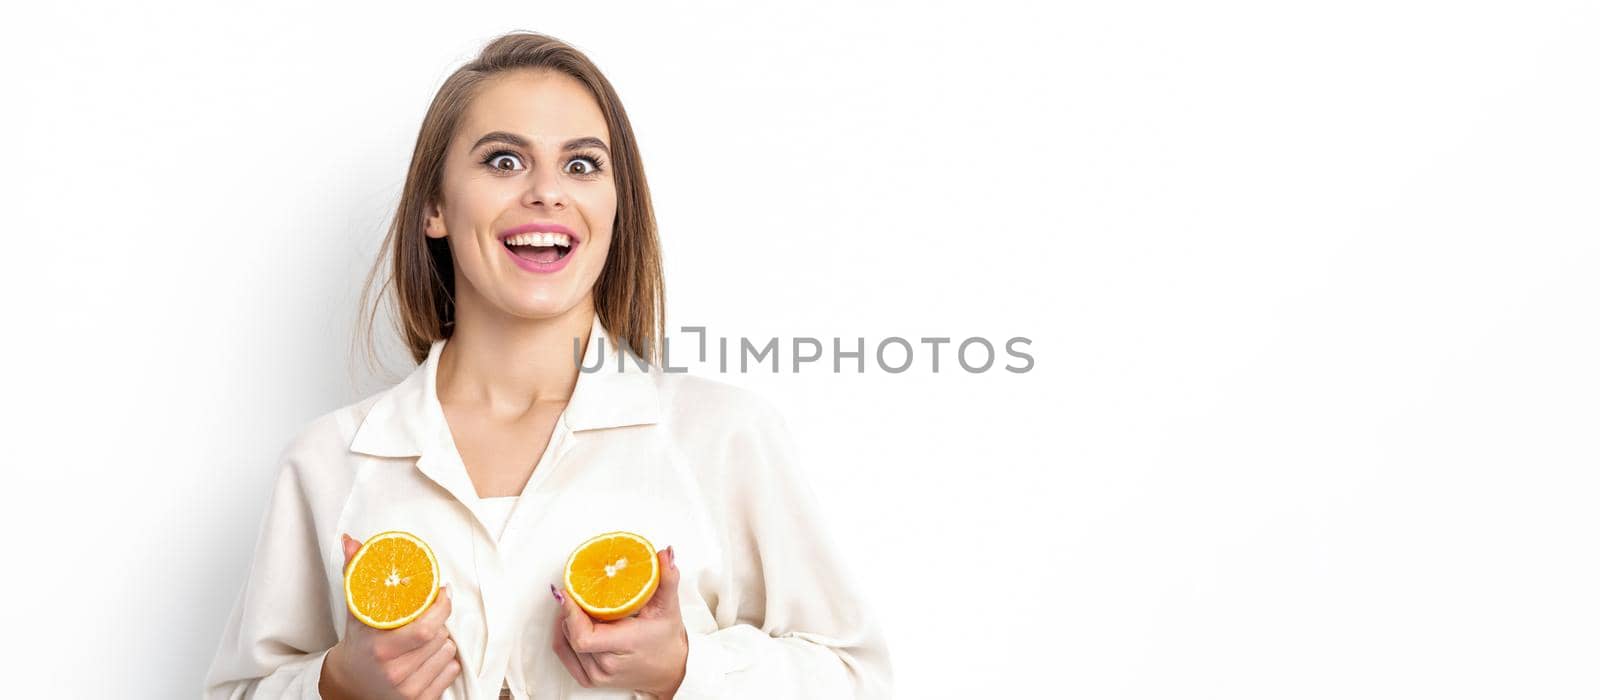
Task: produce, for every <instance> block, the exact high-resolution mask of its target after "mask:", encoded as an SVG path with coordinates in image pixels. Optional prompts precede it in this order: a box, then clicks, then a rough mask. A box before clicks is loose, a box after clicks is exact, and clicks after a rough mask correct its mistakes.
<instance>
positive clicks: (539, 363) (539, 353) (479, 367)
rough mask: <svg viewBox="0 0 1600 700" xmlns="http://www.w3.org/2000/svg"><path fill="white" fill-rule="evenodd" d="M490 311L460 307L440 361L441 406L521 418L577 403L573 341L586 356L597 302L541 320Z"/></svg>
mask: <svg viewBox="0 0 1600 700" xmlns="http://www.w3.org/2000/svg"><path fill="white" fill-rule="evenodd" d="M457 288H458V289H459V288H460V287H457ZM461 301H466V300H465V299H464V298H463V299H461ZM487 306H488V305H487V304H482V305H480V304H466V305H460V306H457V315H456V319H455V331H454V332H453V333H452V334H451V336H450V339H449V341H447V342H446V343H445V345H444V349H443V350H441V351H440V355H439V371H438V380H437V381H438V385H437V390H438V393H439V401H440V403H445V404H457V405H460V404H469V405H471V404H476V405H479V406H482V407H483V408H485V409H487V410H489V411H491V412H493V413H494V414H497V415H502V416H508V417H515V416H520V415H523V414H525V413H527V412H528V411H529V410H531V409H532V408H533V407H534V406H535V405H536V404H539V403H543V402H565V401H566V400H567V399H569V398H571V397H572V388H573V387H574V386H575V385H576V384H577V382H578V368H577V366H576V365H575V364H574V363H573V359H572V339H573V338H577V339H578V346H579V347H578V353H579V356H580V357H582V356H584V353H587V352H588V344H589V333H590V331H591V330H592V326H593V324H594V323H595V319H594V299H593V297H585V298H584V300H583V302H582V303H579V304H577V305H575V306H573V307H572V308H571V309H569V310H568V311H566V312H563V313H562V314H560V315H557V316H552V317H548V318H539V319H527V318H518V317H513V316H508V315H505V314H503V313H501V312H499V311H498V309H496V310H493V311H486V310H485V308H484V307H487Z"/></svg>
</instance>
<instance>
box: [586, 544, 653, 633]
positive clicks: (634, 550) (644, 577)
mask: <svg viewBox="0 0 1600 700" xmlns="http://www.w3.org/2000/svg"><path fill="white" fill-rule="evenodd" d="M660 583H661V568H660V565H659V561H658V560H657V559H656V548H655V547H654V546H652V545H651V544H650V540H647V539H645V538H643V537H641V536H639V535H635V534H633V533H631V532H623V531H620V530H619V531H617V532H607V533H605V534H601V535H595V536H594V537H591V538H589V540H588V541H586V542H584V543H583V544H580V545H578V548H577V549H574V550H572V555H571V556H569V557H567V571H566V584H567V595H570V596H572V600H573V601H574V602H576V603H577V604H578V607H580V608H583V609H584V611H585V612H587V613H589V616H590V617H593V618H596V619H600V620H620V619H622V618H624V617H627V616H629V615H632V614H633V613H634V612H636V611H638V610H639V608H642V607H644V604H645V603H648V602H650V596H652V595H655V592H656V586H657V585H658V584H660Z"/></svg>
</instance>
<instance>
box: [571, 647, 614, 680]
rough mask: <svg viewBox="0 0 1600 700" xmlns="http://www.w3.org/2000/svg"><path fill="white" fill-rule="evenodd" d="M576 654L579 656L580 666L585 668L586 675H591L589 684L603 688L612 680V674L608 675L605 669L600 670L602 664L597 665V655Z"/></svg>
mask: <svg viewBox="0 0 1600 700" xmlns="http://www.w3.org/2000/svg"><path fill="white" fill-rule="evenodd" d="M576 653H577V655H578V665H580V666H582V667H583V672H584V673H587V674H589V682H591V683H594V684H595V685H597V686H603V685H605V684H606V683H607V681H610V680H611V674H608V673H606V672H605V670H604V669H601V668H600V664H597V663H595V656H597V654H585V653H583V652H576Z"/></svg>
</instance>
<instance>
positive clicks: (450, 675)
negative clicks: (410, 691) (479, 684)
mask: <svg viewBox="0 0 1600 700" xmlns="http://www.w3.org/2000/svg"><path fill="white" fill-rule="evenodd" d="M459 675H461V659H456V658H452V659H450V660H449V661H446V662H445V664H444V670H442V671H440V672H439V675H438V677H436V678H434V679H433V682H432V683H430V684H428V687H427V688H424V689H423V690H422V695H420V696H419V697H421V698H423V700H439V699H440V698H442V697H444V691H446V690H448V689H449V688H450V684H451V683H454V682H456V677H457V676H459Z"/></svg>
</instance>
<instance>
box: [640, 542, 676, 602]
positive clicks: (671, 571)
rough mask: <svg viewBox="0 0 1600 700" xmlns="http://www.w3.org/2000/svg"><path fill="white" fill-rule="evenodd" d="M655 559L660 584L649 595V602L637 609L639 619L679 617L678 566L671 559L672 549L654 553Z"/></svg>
mask: <svg viewBox="0 0 1600 700" xmlns="http://www.w3.org/2000/svg"><path fill="white" fill-rule="evenodd" d="M656 559H657V561H658V562H659V563H660V565H661V582H660V583H658V584H656V590H655V593H653V594H651V596H650V600H649V602H647V603H645V604H644V607H642V608H639V617H642V618H646V619H651V618H658V617H659V618H668V619H671V618H674V617H680V616H681V615H682V614H683V613H681V612H680V611H679V609H678V579H679V575H678V566H677V562H676V561H675V560H674V558H673V552H672V548H671V547H668V548H666V549H663V550H661V551H659V552H656Z"/></svg>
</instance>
